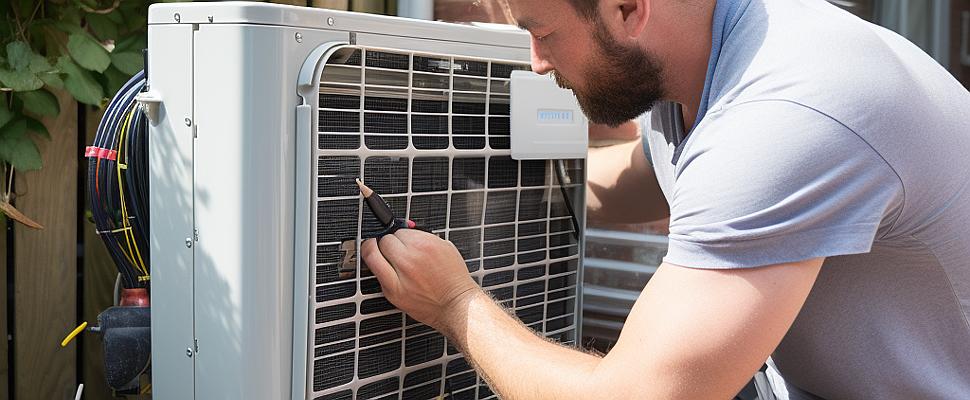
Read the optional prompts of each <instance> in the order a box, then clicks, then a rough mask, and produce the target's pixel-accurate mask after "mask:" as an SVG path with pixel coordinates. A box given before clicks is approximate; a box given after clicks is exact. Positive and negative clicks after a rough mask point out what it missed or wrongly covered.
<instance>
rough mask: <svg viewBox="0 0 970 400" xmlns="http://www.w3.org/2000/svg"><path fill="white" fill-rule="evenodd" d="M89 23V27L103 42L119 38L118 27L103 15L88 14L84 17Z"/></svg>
mask: <svg viewBox="0 0 970 400" xmlns="http://www.w3.org/2000/svg"><path fill="white" fill-rule="evenodd" d="M84 19H85V20H86V21H87V22H88V27H89V28H91V31H92V32H94V34H95V35H96V36H97V37H98V39H101V40H113V39H117V38H118V26H117V24H115V23H114V22H111V20H110V19H108V17H107V16H105V15H101V14H88V15H87V16H85V17H84Z"/></svg>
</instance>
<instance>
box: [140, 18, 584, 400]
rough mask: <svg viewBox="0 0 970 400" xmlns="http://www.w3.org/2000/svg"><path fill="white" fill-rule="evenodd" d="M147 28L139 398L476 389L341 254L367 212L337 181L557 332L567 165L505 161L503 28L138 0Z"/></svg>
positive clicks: (507, 60) (563, 301)
mask: <svg viewBox="0 0 970 400" xmlns="http://www.w3.org/2000/svg"><path fill="white" fill-rule="evenodd" d="M148 34H149V55H148V59H149V63H148V85H149V90H148V91H147V92H146V93H143V94H142V95H141V96H140V97H139V101H140V102H141V103H142V105H143V107H144V109H145V110H146V112H147V113H148V114H149V116H150V117H151V119H152V122H151V124H150V150H149V151H150V163H151V191H152V192H151V193H152V198H151V205H150V207H151V258H152V260H151V265H152V286H151V297H152V298H151V300H152V391H153V395H154V396H153V397H154V398H155V399H157V400H158V399H161V400H168V399H178V400H184V399H206V400H208V399H259V400H267V399H292V400H305V399H319V400H323V399H326V400H336V399H374V398H381V399H385V398H394V399H397V398H403V399H433V398H437V397H439V396H445V397H446V398H451V397H454V398H461V399H484V398H493V397H494V395H493V394H492V392H491V391H490V390H489V389H488V387H487V385H486V384H485V383H484V382H483V381H482V379H481V377H479V376H477V375H476V373H475V372H474V370H473V369H472V368H471V367H470V366H469V364H468V363H467V362H466V361H465V360H464V359H463V358H462V355H461V354H460V353H459V352H458V351H457V350H456V349H455V348H453V347H452V346H450V345H449V344H448V343H447V341H446V339H445V338H444V337H442V336H441V335H440V334H438V333H437V332H435V331H433V330H432V329H430V328H429V327H427V326H424V325H421V324H420V323H418V322H416V321H414V320H412V319H410V318H408V317H407V316H406V315H404V314H402V313H401V312H400V311H399V310H397V309H395V308H394V307H393V306H392V305H391V304H389V303H388V302H387V301H386V300H385V299H384V298H383V297H382V295H381V292H380V285H379V284H378V282H377V280H376V279H375V278H374V277H373V276H372V275H371V274H370V273H369V272H368V271H367V268H366V266H362V265H361V263H360V257H358V255H357V249H358V248H359V247H360V243H361V238H362V237H363V238H367V237H371V236H372V235H374V234H376V233H377V232H378V231H379V230H380V224H379V223H378V222H377V221H376V220H375V218H374V217H373V216H372V215H371V214H370V212H369V210H368V209H367V207H366V206H365V205H364V203H363V202H362V200H361V197H360V194H359V193H358V191H357V188H356V185H355V183H354V179H355V178H362V179H363V181H364V182H365V183H366V184H367V185H369V186H370V187H372V188H373V189H374V190H375V191H376V192H377V193H380V194H381V195H382V196H383V197H384V198H385V199H386V200H387V201H388V203H389V204H390V205H391V206H392V208H393V209H394V211H395V212H396V213H397V214H398V215H399V216H401V217H404V216H405V215H406V216H408V217H409V218H410V219H412V220H414V221H416V222H417V223H418V224H419V225H423V226H424V227H426V228H429V229H431V230H433V232H434V233H436V234H438V235H440V236H441V237H444V238H447V239H449V240H451V241H453V242H454V243H455V244H456V245H457V247H458V248H459V250H460V251H461V253H462V255H463V256H464V258H465V259H466V263H467V265H468V269H469V271H470V273H471V275H472V276H473V277H474V278H475V279H476V280H477V281H478V282H480V283H481V284H482V286H484V287H486V289H487V290H488V291H490V292H491V293H492V294H493V295H494V296H495V297H496V298H497V299H498V300H499V301H501V302H502V303H503V304H504V305H506V306H508V307H510V308H512V309H514V310H515V313H516V314H517V315H518V316H519V318H521V319H522V320H523V321H524V322H525V324H526V325H528V326H530V327H531V328H533V329H535V330H537V331H539V332H543V333H544V334H545V335H546V336H548V337H550V338H552V339H555V340H558V341H560V342H563V343H570V344H574V343H576V341H577V340H578V338H579V336H578V335H579V333H578V327H579V324H580V314H579V310H580V309H581V308H580V307H581V305H580V292H579V291H580V287H579V286H578V282H581V281H582V279H581V273H582V265H581V264H582V254H583V249H582V247H583V246H582V240H580V239H579V238H581V237H582V235H581V231H582V229H583V221H584V216H583V210H584V187H585V185H584V181H585V165H584V162H585V161H584V160H583V159H582V158H575V159H570V160H565V161H563V160H542V159H533V160H518V159H513V158H511V154H512V153H511V150H510V130H511V128H510V125H511V124H510V113H511V112H510V103H512V102H513V100H512V99H511V94H510V93H511V92H512V91H513V88H514V86H515V85H513V84H512V83H511V82H512V81H513V80H512V79H511V78H510V77H511V76H512V75H513V71H516V70H528V68H529V64H528V61H529V38H528V36H527V35H526V34H525V33H523V32H518V31H514V30H508V29H506V30H496V29H489V28H482V27H473V26H460V25H451V24H444V23H435V22H425V21H413V20H404V19H398V18H391V17H383V16H373V15H362V14H355V13H347V12H336V11H329V10H323V9H312V8H303V7H291V6H279V5H269V4H259V3H208V4H205V3H201V4H200V3H196V4H165V5H153V6H152V7H151V8H150V12H149V31H148ZM523 87H525V86H523ZM553 88H554V89H556V90H558V88H555V87H554V85H553ZM545 97H546V96H540V98H545ZM548 101H550V102H553V100H552V99H551V98H549V100H548ZM520 103H521V104H520V105H521V106H523V107H526V108H528V107H533V108H532V110H533V112H534V114H533V117H535V118H534V119H537V120H539V121H538V123H539V125H543V123H545V125H546V127H547V128H550V127H551V129H553V130H554V129H560V128H561V129H564V130H565V129H569V128H570V126H571V127H573V128H575V127H576V126H581V125H582V126H584V125H585V120H583V119H582V116H581V115H578V113H577V114H576V115H574V114H573V113H572V111H562V110H561V108H560V106H558V105H552V106H550V107H545V108H544V106H543V104H538V105H537V104H533V103H530V102H526V101H525V100H521V101H520ZM517 107H518V106H517ZM536 110H537V111H536ZM550 143H551V142H550ZM534 144H536V143H534ZM538 145H540V147H542V143H538ZM526 158H528V157H526Z"/></svg>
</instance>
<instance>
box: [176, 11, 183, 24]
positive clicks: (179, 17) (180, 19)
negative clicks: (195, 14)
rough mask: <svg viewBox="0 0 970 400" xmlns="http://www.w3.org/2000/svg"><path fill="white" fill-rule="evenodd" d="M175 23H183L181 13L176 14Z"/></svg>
mask: <svg viewBox="0 0 970 400" xmlns="http://www.w3.org/2000/svg"><path fill="white" fill-rule="evenodd" d="M175 22H182V16H181V15H179V13H175Z"/></svg>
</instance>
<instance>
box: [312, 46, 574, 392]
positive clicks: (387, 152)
mask: <svg viewBox="0 0 970 400" xmlns="http://www.w3.org/2000/svg"><path fill="white" fill-rule="evenodd" d="M515 69H528V66H527V65H525V64H521V63H515V62H506V61H500V60H488V59H468V58H457V57H452V56H448V55H441V54H424V53H411V52H402V51H397V50H385V49H371V48H363V47H357V46H347V47H345V48H343V49H341V50H339V51H337V52H336V53H335V54H334V55H333V56H332V57H330V59H329V60H327V61H326V66H325V67H324V68H323V72H322V76H321V79H320V84H319V98H318V104H317V108H318V111H317V114H316V118H317V120H316V121H315V122H316V127H317V132H318V133H317V135H316V138H315V143H314V146H313V149H314V155H313V160H314V161H313V163H314V164H313V166H312V168H313V171H314V173H315V175H314V176H315V179H313V183H314V188H313V190H312V191H311V193H312V196H315V197H313V199H312V202H311V204H314V206H315V207H316V212H315V213H313V214H314V216H313V221H312V224H311V226H312V232H311V237H312V238H313V240H315V242H316V243H315V245H314V248H313V254H312V255H311V260H312V265H310V266H309V268H308V269H307V270H306V273H309V274H310V282H311V286H312V287H311V288H310V293H311V294H312V300H311V304H310V313H309V315H307V316H305V317H306V318H309V324H308V326H309V328H310V329H309V332H308V334H309V338H310V343H309V344H310V346H309V352H310V354H308V357H307V360H308V368H307V386H308V387H307V398H308V399H314V400H336V399H376V398H380V399H385V398H388V399H390V398H394V399H396V398H403V399H433V398H437V397H439V396H445V397H446V398H457V399H488V398H494V397H495V396H494V395H493V394H492V392H491V391H490V390H489V389H488V387H487V385H486V384H485V383H484V382H483V381H482V379H481V378H480V377H479V376H478V375H477V374H476V373H475V371H474V370H473V369H472V368H471V367H470V366H469V364H468V363H467V362H466V361H465V360H464V358H463V357H462V355H461V354H460V353H459V352H458V351H457V350H456V349H454V348H453V347H452V346H450V345H449V344H448V343H447V340H446V339H445V338H444V337H442V336H441V335H440V334H438V333H437V332H435V331H433V330H432V329H431V328H429V327H427V326H425V325H423V324H420V323H418V322H416V321H414V320H412V319H411V318H409V317H408V316H406V315H404V314H403V313H402V312H400V311H399V310H397V309H396V308H394V307H393V305H391V304H390V303H389V302H387V300H386V299H384V297H383V296H382V295H381V288H380V285H379V283H378V282H377V280H376V278H374V277H373V275H372V274H371V273H370V272H369V271H368V270H367V267H366V265H362V264H361V262H360V259H359V257H358V254H357V249H358V248H359V246H360V242H361V238H362V237H365V238H366V237H371V236H373V235H374V234H375V233H377V232H378V231H379V230H380V225H379V223H378V222H377V221H376V220H375V219H374V218H373V216H372V215H371V214H370V212H369V211H368V210H367V208H366V206H364V205H363V203H362V200H361V198H360V196H359V194H358V192H357V189H356V185H355V184H354V179H355V178H358V177H360V178H362V179H363V180H364V182H366V183H367V184H368V185H369V186H370V187H372V188H373V189H374V190H375V191H377V192H378V193H380V194H381V195H382V196H383V197H384V198H385V199H386V200H387V201H388V203H389V204H390V205H391V207H392V208H393V209H394V210H395V212H396V213H397V214H398V215H400V216H404V215H407V216H408V217H409V218H411V219H413V220H414V221H416V222H417V223H418V224H419V225H422V226H424V227H427V228H430V229H432V230H433V231H434V232H435V233H436V234H438V235H439V236H441V237H443V238H446V239H448V240H451V241H452V242H454V243H455V245H456V246H457V247H458V249H459V251H460V252H461V254H462V256H463V257H464V259H465V262H466V265H467V266H468V271H469V273H470V274H471V275H472V277H473V278H474V279H475V280H476V281H477V282H479V283H480V284H481V285H482V286H483V287H485V288H486V289H487V290H488V291H489V292H490V293H491V294H492V295H493V296H494V297H495V298H496V299H498V300H499V301H501V302H502V304H503V305H505V306H506V307H509V308H510V309H513V310H514V311H515V313H516V315H517V316H518V317H519V318H520V319H521V320H522V321H523V322H524V323H525V324H526V325H528V326H529V327H531V328H532V329H534V330H536V331H539V332H543V333H544V334H545V335H546V336H547V337H550V338H552V339H555V340H558V341H561V342H564V343H573V342H574V341H575V340H576V329H577V322H578V321H577V309H578V304H577V303H578V301H577V287H576V285H577V276H578V271H579V269H580V265H579V263H580V245H579V243H578V241H577V239H576V233H575V232H574V231H573V225H572V222H571V220H570V216H569V212H568V209H567V207H566V204H565V203H564V198H563V195H562V188H560V187H559V186H558V183H559V182H558V181H557V179H556V178H555V175H554V173H555V172H554V168H553V164H552V161H542V160H539V161H521V162H520V161H516V160H513V159H512V158H511V157H510V151H509V133H510V132H509V93H510V90H509V76H510V74H511V71H512V70H515ZM566 170H567V175H569V179H568V180H567V182H568V183H567V186H566V188H565V189H566V191H567V192H568V193H570V194H571V196H570V199H572V200H573V201H576V200H577V199H581V198H582V197H581V196H583V190H584V179H585V168H584V164H583V161H582V160H570V161H567V162H566ZM297 318H299V316H297Z"/></svg>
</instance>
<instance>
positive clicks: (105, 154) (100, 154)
mask: <svg viewBox="0 0 970 400" xmlns="http://www.w3.org/2000/svg"><path fill="white" fill-rule="evenodd" d="M108 151H109V150H108V149H98V158H108Z"/></svg>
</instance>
